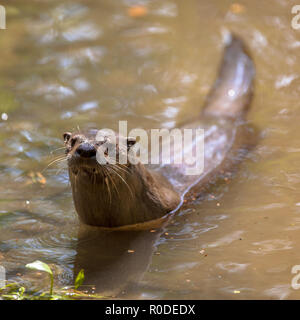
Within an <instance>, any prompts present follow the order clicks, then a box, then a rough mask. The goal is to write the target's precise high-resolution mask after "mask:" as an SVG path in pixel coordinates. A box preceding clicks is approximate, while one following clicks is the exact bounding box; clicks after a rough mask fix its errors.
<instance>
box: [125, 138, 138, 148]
mask: <svg viewBox="0 0 300 320" xmlns="http://www.w3.org/2000/svg"><path fill="white" fill-rule="evenodd" d="M135 144H136V139H135V138H132V137H128V138H127V148H128V149H130V148H131V147H132V146H134V145H135Z"/></svg>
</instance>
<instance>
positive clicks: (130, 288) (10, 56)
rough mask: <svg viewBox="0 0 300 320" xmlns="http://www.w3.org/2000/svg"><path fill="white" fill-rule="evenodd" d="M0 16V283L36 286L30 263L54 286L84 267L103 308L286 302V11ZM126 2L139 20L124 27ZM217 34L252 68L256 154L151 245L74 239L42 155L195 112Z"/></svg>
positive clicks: (291, 141)
mask: <svg viewBox="0 0 300 320" xmlns="http://www.w3.org/2000/svg"><path fill="white" fill-rule="evenodd" d="M1 4H2V5H4V6H6V10H7V29H6V30H0V52H1V58H0V112H1V114H2V117H3V119H4V120H0V146H1V149H0V150H1V154H0V165H1V171H0V176H1V180H0V192H1V199H0V231H1V232H0V264H1V265H3V266H5V267H6V269H7V277H8V279H9V280H17V281H25V282H26V283H27V284H28V285H30V284H32V285H34V286H37V287H41V286H43V285H44V283H45V281H46V280H47V279H46V278H45V277H44V276H43V275H39V274H35V273H33V272H29V271H27V270H25V268H24V265H25V264H26V263H29V262H32V261H34V260H36V259H39V260H42V261H44V262H47V263H49V264H51V265H52V266H53V267H54V268H55V271H56V275H57V277H56V285H57V286H63V285H67V284H70V283H72V279H73V272H74V270H76V268H79V267H84V268H85V269H86V284H93V285H96V291H97V292H104V293H108V294H112V295H116V296H117V297H124V298H164V299H165V298H175V299H177V298H182V299H192V298H193V299H241V298H243V299H253V298H257V299H297V298H300V291H297V290H294V289H293V288H292V287H291V280H292V277H293V275H292V274H291V269H292V267H293V266H294V265H297V264H300V254H299V252H300V192H299V189H300V141H299V137H300V134H299V132H300V131H299V121H300V99H299V97H300V30H298V31H296V30H293V29H292V28H291V23H290V22H291V18H292V15H291V13H290V12H291V8H292V6H293V5H294V4H296V3H295V1H287V0H286V1H285V0H276V1H275V0H274V1H271V2H269V1H263V2H262V1H258V0H252V1H240V2H239V4H240V6H237V5H235V6H232V4H233V1H224V0H210V1H201V0H197V1H196V0H195V1H194V0H188V1H180V0H177V1H176V0H156V1H155V0H153V1H146V0H144V1H139V0H136V1H133V0H132V1H131V0H123V1H120V0H106V1H105V0H101V1H100V0H99V1H93V0H81V1H80V0H76V1H55V0H49V1H37V0H36V1H34V0H26V1H25V0H23V1H21V0H19V1H16V0H9V1H4V0H3V1H2V2H1ZM134 5H139V6H145V7H146V8H147V11H145V10H141V9H140V10H136V11H133V12H132V11H130V12H131V15H130V12H129V11H128V9H129V8H130V6H134ZM139 13H140V15H141V16H139V17H134V15H138V14H139ZM132 15H133V16H132ZM226 28H227V29H231V30H233V31H236V32H237V33H238V34H240V35H241V36H242V37H243V38H244V39H245V41H246V42H247V43H248V46H249V47H250V49H251V52H252V55H253V58H254V60H255V63H256V67H257V80H256V91H255V99H254V102H253V106H252V110H251V111H250V113H249V121H250V122H251V124H253V125H255V126H256V127H257V128H258V130H259V132H260V141H259V144H258V145H257V147H256V148H255V149H254V150H253V151H252V152H251V153H250V154H248V156H247V158H246V159H245V161H244V162H243V163H242V165H241V166H240V169H239V172H238V174H237V175H236V176H235V178H234V180H233V181H231V182H230V183H229V184H225V185H224V184H222V185H220V186H216V188H214V190H212V194H211V195H212V196H213V197H208V198H207V199H205V201H202V202H200V201H199V202H198V203H195V204H193V205H192V206H191V207H190V208H189V209H187V210H184V211H182V212H181V213H180V214H178V215H177V216H176V217H175V218H174V220H173V222H172V223H171V224H170V225H169V226H168V227H166V229H165V230H162V234H161V235H160V232H158V231H157V233H151V234H150V233H147V234H146V233H140V234H136V235H134V236H132V235H127V236H126V235H122V236H110V235H108V236H104V235H103V234H100V235H96V234H95V233H93V232H91V233H90V234H89V235H88V236H86V235H85V236H82V234H81V233H78V229H79V224H78V221H77V218H76V215H75V212H74V207H73V203H72V199H71V190H70V186H69V184H68V177H67V172H66V170H65V167H64V166H63V165H57V166H55V165H54V166H50V167H49V168H48V169H46V170H44V169H45V168H46V166H47V164H48V163H49V162H50V160H51V159H53V157H54V156H55V155H59V154H61V153H62V150H56V151H54V150H55V149H56V148H60V147H61V146H62V141H61V134H62V132H64V131H66V130H72V128H76V127H77V126H79V127H84V126H85V124H87V123H89V124H95V126H96V127H108V128H113V129H115V128H117V125H118V122H117V121H118V120H128V121H129V125H130V126H131V127H137V126H141V127H143V128H146V129H149V128H159V127H173V126H176V123H178V122H181V121H183V120H185V119H187V118H190V117H191V116H196V115H197V114H198V113H199V108H200V106H201V104H202V102H203V100H204V98H205V95H206V93H207V91H208V89H209V88H210V86H211V84H212V83H213V80H214V77H215V74H216V71H217V65H218V63H219V61H220V57H221V50H222V30H224V29H226ZM4 113H5V114H7V115H8V119H7V120H5V115H3V114H4ZM51 151H53V154H52V155H51V154H50V152H51ZM60 169H61V170H60ZM43 170H44V171H43ZM78 237H79V238H80V241H78ZM97 237H99V239H96V238H97ZM82 239H83V240H84V241H81V240H82ZM128 249H131V250H134V251H135V252H134V253H128V252H127V250H128ZM110 250H113V251H114V253H118V252H119V258H118V259H115V258H114V257H113V258H112V257H111V256H110Z"/></svg>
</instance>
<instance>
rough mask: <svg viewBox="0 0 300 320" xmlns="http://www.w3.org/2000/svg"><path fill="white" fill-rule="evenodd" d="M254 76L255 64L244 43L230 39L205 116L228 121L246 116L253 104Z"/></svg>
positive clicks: (233, 38)
mask: <svg viewBox="0 0 300 320" xmlns="http://www.w3.org/2000/svg"><path fill="white" fill-rule="evenodd" d="M254 76H255V67H254V63H253V61H252V59H251V57H250V55H249V54H248V53H247V50H246V48H245V46H244V44H243V42H242V40H241V39H239V38H238V37H237V36H235V35H231V39H230V41H229V43H228V44H227V45H226V48H225V52H224V56H223V61H222V63H221V66H220V70H219V75H218V78H217V81H216V82H215V84H214V86H213V88H212V89H211V91H210V93H209V95H208V97H207V100H206V103H205V106H204V109H203V111H202V114H203V115H205V116H216V117H229V118H241V117H242V116H244V115H245V113H246V111H247V110H248V107H249V105H250V102H251V98H252V90H253V80H254Z"/></svg>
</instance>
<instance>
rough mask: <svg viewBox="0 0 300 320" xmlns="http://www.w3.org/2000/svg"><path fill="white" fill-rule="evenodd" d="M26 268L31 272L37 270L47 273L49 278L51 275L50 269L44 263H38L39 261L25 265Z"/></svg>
mask: <svg viewBox="0 0 300 320" xmlns="http://www.w3.org/2000/svg"><path fill="white" fill-rule="evenodd" d="M26 268H29V269H32V270H38V271H45V272H47V273H49V274H50V275H51V276H52V275H53V273H52V270H51V269H50V267H49V266H48V265H47V264H46V263H44V262H42V261H39V260H36V261H34V262H32V263H28V264H26Z"/></svg>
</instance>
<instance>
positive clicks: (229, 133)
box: [63, 34, 255, 229]
mask: <svg viewBox="0 0 300 320" xmlns="http://www.w3.org/2000/svg"><path fill="white" fill-rule="evenodd" d="M254 76H255V67H254V63H253V60H252V59H251V56H250V55H249V53H248V50H247V48H246V47H245V45H244V43H243V41H242V40H241V39H240V38H239V37H238V36H236V35H233V34H231V36H230V40H229V41H228V42H227V44H226V47H225V50H224V54H223V59H222V62H221V64H220V68H219V74H218V77H217V80H216V81H215V84H214V85H213V87H212V89H211V91H210V93H209V94H208V97H207V99H206V102H205V104H204V107H203V108H202V111H199V117H198V119H196V120H195V119H193V120H192V121H190V122H188V123H186V124H184V125H182V126H181V127H180V129H185V128H192V129H195V128H201V129H204V132H205V137H204V170H203V172H202V173H201V174H198V175H186V174H185V169H186V167H185V165H184V164H182V165H175V164H170V165H161V166H158V167H156V168H152V167H151V166H150V165H144V164H142V163H140V162H138V163H136V164H132V163H130V162H128V163H126V164H121V163H119V162H118V161H117V162H116V163H115V164H110V163H99V161H97V152H98V151H99V150H101V147H102V144H103V143H104V142H105V145H107V144H109V145H110V144H111V145H112V146H113V147H117V148H116V150H118V147H119V145H121V142H122V146H123V145H126V147H127V150H128V151H130V149H131V148H133V146H134V145H135V143H136V140H135V139H133V138H129V137H122V136H118V135H116V139H115V140H110V136H109V135H107V136H106V135H104V136H103V137H102V138H103V139H102V140H101V141H99V139H98V138H96V137H97V132H98V131H97V130H90V131H88V132H85V133H82V132H75V133H70V132H66V133H64V135H63V138H64V143H65V147H66V155H67V156H66V157H67V163H68V170H69V177H70V182H71V187H72V193H73V200H74V204H75V208H76V211H77V213H78V216H79V219H80V220H81V222H83V223H84V224H86V225H90V226H97V227H104V228H108V229H111V228H116V229H122V228H125V229H128V228H130V227H131V226H134V228H135V229H136V228H153V223H154V224H155V223H158V224H159V223H160V222H161V221H165V219H168V217H169V216H170V215H171V214H173V213H174V212H176V211H177V210H178V209H179V208H180V207H181V206H182V204H183V203H184V201H185V200H187V201H188V200H190V199H193V198H194V197H196V196H197V195H199V194H200V193H201V191H202V190H203V188H204V187H205V186H206V185H208V184H210V183H213V182H214V181H216V179H217V178H218V177H219V176H220V175H222V174H224V172H226V171H227V170H230V169H231V168H233V165H234V163H236V161H237V160H239V159H240V151H241V150H246V147H245V146H246V144H247V143H248V142H247V134H248V133H249V132H248V131H249V130H248V131H247V128H246V126H245V118H246V114H247V111H248V110H249V106H250V102H251V98H252V95H253V82H254ZM102 151H103V150H102ZM106 155H107V154H106ZM117 156H119V155H117ZM117 159H118V157H117Z"/></svg>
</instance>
